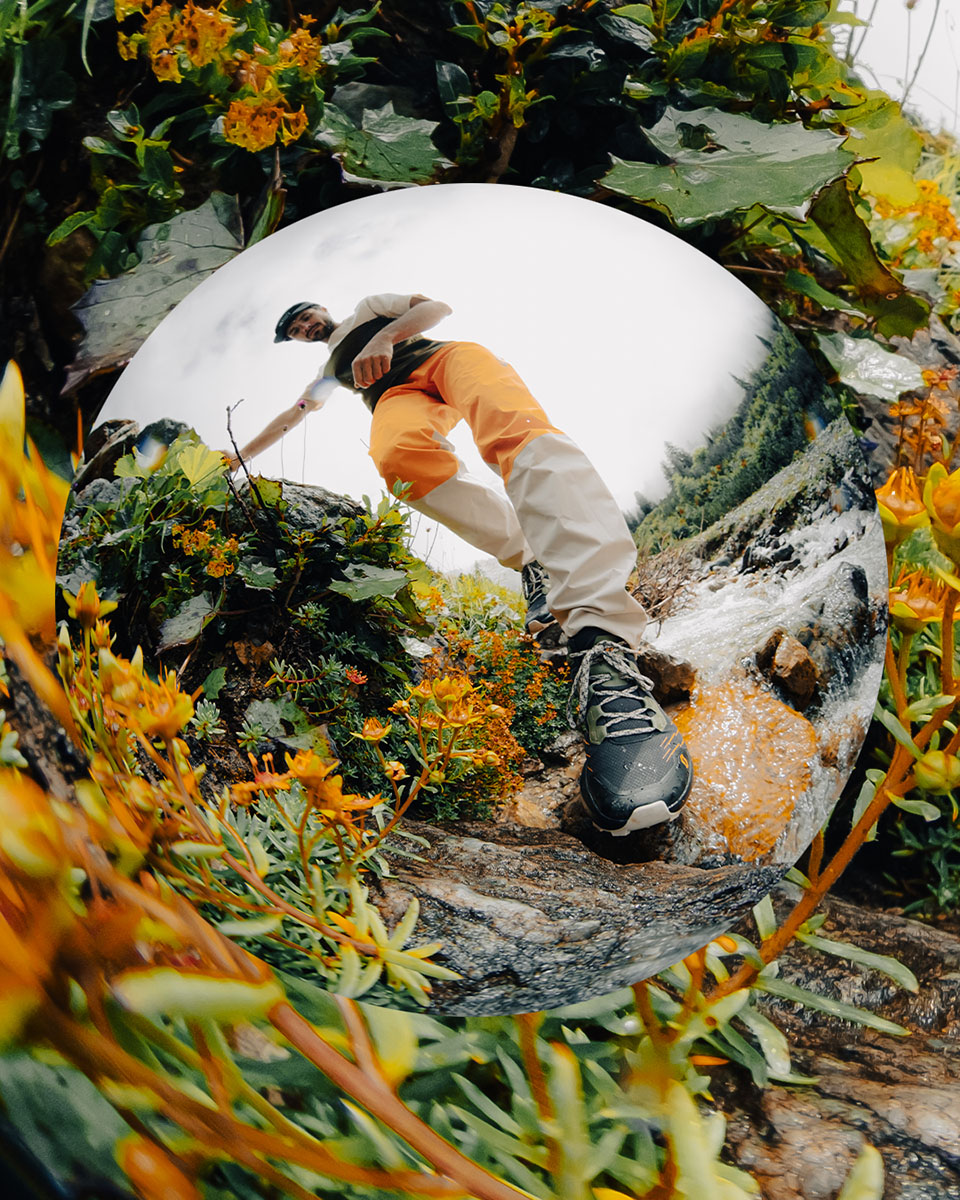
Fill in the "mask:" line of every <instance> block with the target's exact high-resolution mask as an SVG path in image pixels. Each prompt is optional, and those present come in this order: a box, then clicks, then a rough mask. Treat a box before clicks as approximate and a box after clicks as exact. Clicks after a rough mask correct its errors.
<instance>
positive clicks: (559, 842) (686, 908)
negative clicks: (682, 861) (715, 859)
mask: <svg viewBox="0 0 960 1200" xmlns="http://www.w3.org/2000/svg"><path fill="white" fill-rule="evenodd" d="M408 828H409V829H410V830H411V831H412V832H415V833H417V834H418V835H420V836H421V837H423V838H425V839H426V840H427V842H428V845H429V848H428V849H426V850H424V851H423V852H422V853H423V861H422V862H419V863H417V862H413V863H412V862H410V861H409V860H407V859H402V860H401V859H397V860H396V861H394V862H393V864H392V866H393V869H394V871H395V876H394V877H393V878H387V879H381V880H380V881H379V883H378V888H379V895H378V897H377V904H378V907H379V908H380V909H381V912H382V913H383V915H384V916H385V918H386V919H387V921H388V923H390V924H393V923H395V922H396V921H397V920H399V918H400V917H401V916H402V915H403V913H404V912H405V911H406V908H407V906H408V905H409V903H410V901H411V900H412V899H414V898H416V899H417V900H418V901H419V903H420V920H419V922H418V924H417V937H418V939H422V940H424V941H434V940H437V941H442V942H443V950H442V952H441V953H440V954H438V955H437V961H438V962H442V963H443V965H445V966H447V967H450V968H451V969H452V970H455V971H459V972H460V973H461V974H462V975H463V979H461V980H459V981H455V982H450V983H442V984H436V985H434V989H433V994H432V999H433V1003H434V1006H435V1008H436V1009H437V1010H438V1011H442V1012H444V1013H449V1014H452V1015H457V1016H470V1015H477V1014H483V1013H493V1012H530V1011H533V1010H536V1009H541V1008H549V1007H553V1006H556V1005H560V1004H566V1003H570V1002H571V1001H572V1000H574V999H581V998H583V997H585V996H589V995H596V994H600V993H602V992H606V991H612V990H613V989H614V988H617V987H622V986H623V985H624V984H629V983H633V982H635V981H636V980H638V979H642V978H644V977H645V976H647V975H650V974H653V973H654V972H656V971H659V970H661V969H662V968H663V967H666V966H669V965H670V964H671V963H673V962H676V961H677V959H678V958H681V957H683V955H685V954H689V953H691V952H692V951H693V950H695V949H698V948H699V947H700V946H702V945H704V944H705V943H706V942H708V941H709V940H710V939H711V938H712V937H715V936H717V935H718V934H720V933H722V932H723V931H724V930H725V929H727V928H729V926H730V923H731V918H734V919H735V918H736V916H737V915H739V914H742V913H744V912H745V911H747V910H748V909H749V908H750V907H751V906H752V905H753V904H755V903H756V902H757V901H758V900H759V899H761V898H762V897H763V896H764V895H765V894H766V892H767V891H768V890H769V889H770V887H771V886H772V885H773V883H775V882H776V881H777V879H778V878H779V876H780V871H779V869H778V868H775V867H774V868H759V869H757V868H752V867H745V866H730V867H724V868H720V869H719V870H715V871H702V870H698V869H697V868H695V867H683V866H678V865H675V864H670V863H660V862H648V863H643V864H626V865H621V864H616V865H615V864H612V863H610V862H608V861H606V860H604V859H602V858H600V857H598V856H596V855H593V854H590V853H589V852H586V851H585V850H584V846H583V843H582V842H580V841H579V840H578V839H576V838H574V837H572V836H570V835H568V834H565V833H562V832H559V831H555V830H549V831H548V830H539V829H519V830H511V829H509V828H507V827H505V826H494V827H491V826H490V825H489V824H487V823H479V822H478V823H469V824H468V823H461V824H457V825H456V826H455V827H451V826H445V827H438V826H436V825H426V824H420V823H415V822H410V823H408Z"/></svg>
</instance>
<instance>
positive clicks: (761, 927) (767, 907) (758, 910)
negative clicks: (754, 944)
mask: <svg viewBox="0 0 960 1200" xmlns="http://www.w3.org/2000/svg"><path fill="white" fill-rule="evenodd" d="M753 919H754V920H755V921H756V923H757V933H758V934H759V937H760V940H761V941H762V942H765V941H766V940H767V938H769V937H772V936H773V935H774V934H775V933H776V932H777V917H776V913H774V911H773V899H772V898H771V897H770V896H769V895H767V896H764V898H763V899H762V900H761V901H760V902H759V904H756V905H755V906H754V909H753Z"/></svg>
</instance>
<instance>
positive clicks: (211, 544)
mask: <svg viewBox="0 0 960 1200" xmlns="http://www.w3.org/2000/svg"><path fill="white" fill-rule="evenodd" d="M364 401H366V404H365V403H364ZM370 408H372V409H373V417H372V421H371V414H370V411H368V410H369V409H370ZM228 425H229V429H228ZM231 436H232V439H233V440H232V441H231ZM207 447H212V448H214V451H216V452H211V451H210V450H208V449H207ZM219 451H223V452H225V454H226V455H227V457H228V458H231V459H233V458H234V456H235V455H239V458H240V459H242V465H239V469H235V470H232V471H230V470H228V469H227V467H226V465H225V461H224V458H223V457H222V456H221V455H220V453H219ZM230 465H231V466H232V467H235V468H236V467H238V464H237V462H236V461H233V462H231V464H230ZM491 468H493V469H492V470H491ZM277 481H280V482H277ZM385 491H386V493H388V494H384V492H385ZM398 495H399V496H401V497H402V499H403V501H405V503H401V502H398V501H397V500H396V497H397V496H398ZM74 496H75V504H74V507H73V509H72V510H71V512H70V513H69V514H68V518H67V521H66V522H65V525H64V535H63V539H62V541H61V556H60V572H61V579H62V582H63V583H64V586H65V587H67V588H68V589H69V590H70V591H71V592H73V593H75V592H76V591H77V589H78V588H79V587H80V586H81V584H82V582H83V581H84V580H87V579H95V580H96V581H97V583H98V586H99V588H100V590H101V592H102V593H103V594H104V595H105V596H107V597H108V598H110V599H113V600H116V601H117V602H118V604H119V607H118V609H117V611H116V612H115V613H114V614H113V617H112V627H113V629H114V631H115V632H116V633H117V635H118V642H117V646H116V649H117V650H118V652H124V653H128V654H131V653H132V652H133V650H134V648H135V647H136V646H137V645H142V646H143V648H144V652H145V654H146V656H147V660H148V662H149V663H151V664H152V665H153V667H154V668H157V667H158V666H160V665H161V664H162V665H163V666H164V667H167V668H174V669H175V670H176V672H177V678H178V680H179V683H180V686H181V687H182V688H183V689H184V690H185V691H187V692H194V691H196V707H195V711H194V716H193V719H192V721H191V722H190V723H189V724H188V725H187V726H186V728H185V730H184V737H185V744H186V745H188V746H189V749H190V761H191V763H192V764H195V765H202V766H203V767H204V769H205V772H206V774H205V778H204V779H203V780H202V781H201V780H196V787H197V795H196V797H194V799H193V800H192V801H191V804H190V805H189V806H188V808H189V810H190V812H191V819H193V816H194V814H195V816H196V819H197V820H199V821H201V822H205V823H204V824H203V828H202V829H199V830H194V831H193V836H194V837H195V838H197V839H199V840H200V841H207V840H209V841H211V842H215V843H217V844H218V845H225V844H226V843H228V842H229V843H230V845H231V847H232V851H231V852H229V853H225V854H224V855H222V856H220V857H218V859H217V860H216V863H215V865H214V866H211V865H210V864H209V863H208V862H206V861H205V860H202V859H201V862H200V865H199V866H198V865H197V864H191V865H190V867H189V869H188V868H183V869H182V870H180V884H181V886H183V887H185V888H188V889H190V888H193V889H195V894H204V895H206V896H207V898H208V899H210V900H211V903H213V902H214V900H215V902H216V904H217V905H218V906H219V908H220V909H221V911H222V915H223V917H224V919H230V920H231V921H234V920H235V919H236V918H237V916H238V915H240V913H241V912H242V911H243V909H244V906H245V905H246V906H249V905H250V904H251V903H252V902H256V905H257V911H259V912H261V913H266V914H267V915H266V917H265V921H266V924H265V925H264V927H263V929H262V930H260V929H259V928H258V930H257V931H252V930H251V931H249V933H250V937H251V938H252V939H253V938H255V939H256V949H257V952H258V953H262V954H264V955H265V956H266V957H267V958H268V959H270V961H272V962H274V963H275V964H277V965H279V966H282V967H283V969H284V970H286V971H288V972H291V973H292V974H294V975H300V976H302V977H304V978H308V979H314V980H316V979H317V978H318V977H319V978H320V979H321V981H322V982H324V983H325V984H326V986H329V987H331V988H334V989H337V990H340V991H341V992H345V993H347V994H352V995H359V994H363V995H364V996H365V998H366V999H369V1000H372V1001H374V1002H375V1003H387V1004H389V1003H408V1004H415V1003H418V1002H419V1003H430V1004H432V1005H433V1006H434V1008H435V1009H436V1010H437V1011H444V1012H449V1013H463V1014H466V1013H482V1012H503V1011H531V1010H534V1009H539V1008H545V1007H551V1006H555V1005H559V1004H565V1003H570V1002H572V1001H575V1000H578V999H582V998H584V997H585V996H587V995H590V994H594V993H599V992H603V991H608V990H610V989H612V988H614V987H616V986H619V985H621V984H623V983H626V982H632V981H634V980H636V979H638V978H641V977H643V976H646V975H648V974H650V973H652V972H653V971H655V970H658V969H660V968H661V967H662V966H664V965H667V964H669V963H671V962H674V961H676V960H677V959H679V958H681V957H682V956H684V955H685V954H687V953H690V952H691V951H692V950H694V949H697V948H699V947H700V946H702V945H703V944H704V943H705V942H706V941H708V940H709V939H710V938H711V937H713V936H716V935H717V934H719V933H721V932H722V931H723V930H724V929H726V928H728V927H729V925H730V924H731V923H732V922H733V921H734V920H735V919H736V918H737V917H738V916H739V915H740V914H741V913H742V912H744V911H745V910H746V909H747V908H749V907H750V906H751V905H752V904H754V903H756V902H757V901H758V900H759V899H760V898H761V897H762V896H763V895H764V894H765V893H766V891H767V890H768V889H769V887H770V886H771V884H772V883H773V882H774V881H775V880H777V879H778V878H779V877H780V875H781V874H782V873H783V871H784V870H785V869H786V868H787V867H788V866H789V865H791V864H792V863H793V862H794V861H795V860H796V859H797V857H798V856H799V855H800V853H801V852H802V851H803V850H804V849H805V848H806V846H807V845H809V843H810V841H811V839H812V837H813V836H814V834H815V833H816V831H817V830H818V829H819V828H820V827H821V826H822V824H823V822H824V820H825V819H826V817H827V816H828V814H829V812H830V810H831V808H832V806H833V804H834V803H835V801H836V799H837V797H838V795H839V792H840V790H841V788H842V786H843V783H844V781H845V779H846V777H847V775H848V774H849V771H850V770H851V768H852V765H853V762H854V760H855V758H856V755H857V752H858V751H859V747H860V743H861V741H862V738H863V734H864V730H865V728H866V725H867V723H868V720H869V715H870V712H871V711H872V707H873V703H874V700H875V697H876V692H877V688H878V686H879V678H880V670H881V663H882V654H883V631H884V617H883V613H884V611H885V608H884V599H885V584H886V568H885V560H884V551H883V541H882V536H881V534H880V529H879V522H878V519H877V516H876V512H875V506H874V502H873V494H872V491H871V489H870V487H869V483H868V481H867V479H866V476H865V472H864V469H863V465H862V462H861V460H860V454H859V448H858V445H857V441H856V438H855V436H854V435H853V433H852V432H851V431H850V429H849V427H848V426H847V424H846V422H845V420H844V418H843V417H842V414H841V413H840V412H839V409H838V406H837V404H836V401H835V399H834V398H833V396H832V395H831V394H830V392H829V390H828V389H827V387H826V386H825V384H824V383H823V379H822V376H821V375H820V374H819V373H818V372H817V370H816V368H815V367H814V366H813V364H812V363H811V362H810V361H809V359H808V358H807V356H806V354H805V352H804V351H803V350H802V349H801V348H800V347H799V345H798V344H797V343H796V341H795V340H794V339H793V337H792V335H791V334H789V332H788V331H787V330H786V329H785V328H783V327H782V326H781V325H779V323H778V322H776V321H775V319H774V318H773V317H772V316H771V314H770V313H769V312H768V310H767V309H766V308H765V307H764V306H763V305H762V304H761V303H760V302H759V301H758V300H757V299H756V298H755V297H754V296H753V295H752V294H751V293H749V292H748V291H747V289H745V288H743V287H742V286H741V285H740V284H738V283H737V282H736V281H735V280H733V279H732V278H731V277H730V276H729V275H728V274H727V273H726V272H724V271H723V270H722V269H721V268H719V267H717V266H716V265H715V264H713V263H712V262H710V261H709V260H707V259H705V258H704V257H702V256H701V255H699V254H698V253H696V252H695V251H693V250H691V249H690V248H689V247H687V246H686V245H684V244H683V243H682V242H680V241H679V240H678V239H675V238H673V237H671V236H669V235H667V234H665V233H663V232H662V231H659V230H656V229H654V228H651V227H650V226H647V225H644V224H643V223H642V222H639V221H637V220H635V219H634V218H632V217H628V216H626V215H624V214H622V213H619V212H616V211H614V210H611V209H606V208H603V207H601V206H599V205H595V204H591V203H589V202H586V201H580V200H577V199H574V198H571V197H567V196H559V195H555V194H552V193H545V192H540V191H535V190H526V189H519V188H503V189H498V188H489V187H484V186H470V185H462V186H461V185H456V186H445V187H442V188H426V189H410V190H404V191H401V192H395V193H390V194H386V195H382V196H378V197H375V198H372V199H366V200H362V201H358V202H356V203H351V204H349V205H345V206H342V207H341V208H338V209H336V210H333V211H332V212H328V213H323V214H321V215H319V216H316V217H313V218H310V219H309V220H306V221H303V222H301V223H299V224H297V225H294V226H291V227H289V228H288V229H286V230H284V231H282V232H281V233H279V234H275V235H273V236H272V237H270V238H269V239H267V240H266V241H264V242H262V243H259V244H257V245H255V246H254V247H252V248H251V249H250V250H247V251H246V252H244V253H243V254H242V255H240V256H239V257H238V258H236V259H235V260H233V261H232V262H230V263H228V264H227V265H226V266H225V267H223V268H221V269H220V270H219V271H218V272H217V273H216V274H215V275H214V276H213V277H211V278H210V279H208V280H207V281H206V282H204V283H203V284H202V285H201V286H200V287H198V288H197V289H196V291H195V292H194V293H193V294H191V295H190V296H189V297H188V298H187V299H186V300H184V301H183V302H182V303H181V304H180V305H179V307H178V308H177V309H176V310H175V311H174V312H172V313H171V314H170V316H169V317H168V318H167V319H166V320H165V321H164V322H163V324H162V325H161V326H160V327H159V328H158V329H157V330H156V332H155V333H154V334H153V335H152V336H151V337H150V338H149V339H148V341H147V342H146V343H145V345H144V346H143V348H142V349H141V350H140V351H139V352H138V354H137V355H136V356H135V358H134V359H133V361H132V362H131V364H130V365H129V367H128V368H127V370H126V371H125V372H124V375H123V376H122V378H121V380H120V382H119V383H118V385H117V386H116V387H115V389H114V391H113V392H112V394H111V396H110V398H109V400H108V402H107V405H106V407H105V409H104V411H103V413H102V414H101V417H100V422H99V425H98V428H97V429H96V430H95V431H94V433H93V435H92V437H91V438H90V440H89V441H88V445H87V452H86V458H85V461H84V463H83V464H81V467H80V470H79V472H78V475H77V479H76V480H75V484H74ZM367 497H369V498H370V499H367ZM458 534H459V535H460V536H458ZM521 568H523V570H522V574H521V571H520V569H521ZM201 696H202V699H201ZM568 719H569V722H571V723H572V724H573V725H574V726H575V729H574V730H571V728H570V727H569V725H568ZM248 756H249V757H250V761H248ZM333 764H337V765H336V766H334V765H333ZM195 774H196V772H194V775H195ZM227 796H228V797H229V800H225V799H223V797H227ZM204 814H206V816H205V815H204ZM180 836H181V837H182V836H183V835H182V833H181V834H180ZM158 853H163V851H162V849H161V850H158ZM238 854H239V855H241V856H246V857H245V858H244V859H243V860H242V861H241V859H239V858H237V855H238ZM243 861H246V863H247V868H246V869H243ZM231 863H236V864H238V866H239V868H241V869H239V870H235V869H234V867H232V866H231V865H230V864H231ZM204 889H206V891H205V890H204ZM231 928H232V926H231ZM251 946H252V942H251Z"/></svg>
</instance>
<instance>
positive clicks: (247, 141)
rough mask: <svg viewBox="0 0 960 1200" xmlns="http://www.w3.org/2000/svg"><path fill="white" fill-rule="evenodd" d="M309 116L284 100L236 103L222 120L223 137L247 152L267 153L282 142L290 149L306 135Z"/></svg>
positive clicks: (233, 103) (255, 100) (248, 99)
mask: <svg viewBox="0 0 960 1200" xmlns="http://www.w3.org/2000/svg"><path fill="white" fill-rule="evenodd" d="M306 128H307V114H306V113H305V112H304V111H303V109H302V108H301V109H297V110H296V111H295V112H294V111H291V110H290V109H289V108H288V107H287V105H286V103H285V102H284V101H283V100H271V99H267V98H264V99H256V98H252V97H248V98H246V99H243V100H233V101H231V103H230V107H229V108H228V109H227V112H226V115H225V116H224V118H223V136H224V137H225V138H226V139H227V141H228V142H233V143H234V145H237V146H241V147H242V148H243V149H244V150H254V151H255V150H265V149H266V148H267V147H268V146H272V145H273V144H274V142H276V141H277V139H278V138H279V140H280V141H281V142H282V143H283V144H284V146H288V145H289V144H290V143H291V142H295V141H296V140H297V138H299V137H301V136H302V134H303V133H305V132H306Z"/></svg>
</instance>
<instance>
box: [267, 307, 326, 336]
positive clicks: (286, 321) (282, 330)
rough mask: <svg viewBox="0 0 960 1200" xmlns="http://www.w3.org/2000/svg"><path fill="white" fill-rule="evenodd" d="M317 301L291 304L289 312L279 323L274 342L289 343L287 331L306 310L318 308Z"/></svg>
mask: <svg viewBox="0 0 960 1200" xmlns="http://www.w3.org/2000/svg"><path fill="white" fill-rule="evenodd" d="M316 307H317V302H316V301H315V300H301V301H300V303H299V304H291V305H290V307H289V308H288V309H287V311H286V312H285V313H284V314H283V316H282V317H281V318H280V320H279V321H278V322H277V328H276V329H275V330H274V334H273V340H274V341H275V342H289V341H290V338H289V337H288V336H287V330H288V329H289V328H290V326H291V325H292V324H293V322H294V319H295V318H296V317H298V316H299V315H300V314H301V313H302V312H304V310H305V309H308V308H316Z"/></svg>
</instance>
